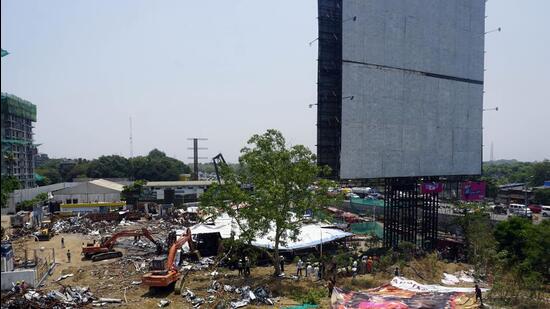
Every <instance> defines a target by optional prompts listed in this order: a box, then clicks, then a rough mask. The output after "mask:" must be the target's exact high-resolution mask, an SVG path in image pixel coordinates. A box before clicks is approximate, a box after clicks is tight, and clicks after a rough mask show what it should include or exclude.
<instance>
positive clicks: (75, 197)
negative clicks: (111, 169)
mask: <svg viewBox="0 0 550 309" xmlns="http://www.w3.org/2000/svg"><path fill="white" fill-rule="evenodd" d="M123 187H124V186H123V185H121V184H119V183H116V182H112V181H108V180H105V179H96V180H92V181H87V182H83V183H80V184H78V185H77V186H74V187H70V188H64V189H60V190H57V191H54V192H52V195H53V199H54V200H56V201H58V202H61V203H62V204H61V208H63V207H64V205H70V204H83V203H112V202H120V193H121V192H122V190H123Z"/></svg>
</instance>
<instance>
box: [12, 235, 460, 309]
mask: <svg viewBox="0 0 550 309" xmlns="http://www.w3.org/2000/svg"><path fill="white" fill-rule="evenodd" d="M61 237H63V238H64V240H65V248H62V247H61ZM93 238H94V237H91V236H84V235H81V234H60V235H55V236H54V237H53V238H52V239H50V240H49V241H42V242H39V241H35V240H34V238H31V237H27V238H21V239H19V240H16V241H15V242H14V243H13V246H14V250H15V256H16V258H20V259H22V258H23V256H22V252H24V251H23V250H24V249H25V248H26V249H28V250H31V251H32V250H34V249H38V250H37V251H39V252H40V251H42V250H40V249H41V248H43V249H44V250H43V251H42V252H52V250H51V249H52V248H53V249H54V251H55V261H56V262H57V263H58V265H57V266H56V267H55V269H54V271H53V273H52V275H51V276H49V277H48V278H47V279H46V280H45V282H44V287H43V288H42V289H43V290H44V291H50V290H54V289H59V288H61V287H62V286H64V285H69V286H87V287H90V290H91V292H92V293H94V295H95V296H96V297H107V298H119V299H122V300H123V303H122V304H120V305H110V307H114V306H116V307H117V308H136V306H138V307H139V308H158V302H159V301H160V300H161V299H168V300H170V301H171V305H170V308H192V305H191V304H190V303H188V302H187V301H186V300H185V299H184V298H183V297H182V296H181V295H176V294H175V293H174V292H173V290H172V291H170V290H153V291H150V290H149V288H148V287H146V286H143V285H134V284H132V282H133V281H140V280H141V276H142V275H143V273H144V272H145V271H146V269H147V268H145V269H144V270H142V271H137V270H136V267H135V265H134V263H133V262H132V260H130V259H128V258H125V257H129V256H135V255H136V254H137V253H139V251H140V250H139V249H137V250H134V249H132V250H131V252H128V250H124V249H123V248H120V247H119V246H117V250H119V251H122V252H123V253H124V256H123V257H122V258H117V259H111V260H104V261H99V262H92V261H89V260H84V259H82V257H81V256H80V252H81V246H82V244H83V243H86V242H88V241H91V240H92V239H93ZM67 250H70V251H71V254H72V258H71V262H70V263H69V262H68V260H67V254H66V253H67ZM142 254H143V253H142ZM153 255H154V254H153ZM430 267H431V266H430V265H429V264H428V265H422V264H421V263H417V264H412V266H411V267H410V268H405V269H403V270H402V273H403V275H404V276H406V277H408V278H410V279H414V280H417V281H419V282H422V283H437V282H427V281H425V280H422V278H420V277H419V275H420V276H421V277H423V278H428V277H430V276H431V277H433V278H434V281H435V280H439V279H435V278H441V274H442V272H443V271H446V272H450V273H453V272H455V271H458V270H464V269H467V268H468V267H467V265H462V264H448V263H443V262H440V261H439V262H438V265H437V267H436V268H437V269H439V270H438V271H437V272H432V273H430V271H428V272H427V273H426V271H424V273H422V271H420V273H419V269H420V270H422V269H428V270H429V269H430ZM412 268H415V269H414V270H413V269H412ZM285 270H286V274H287V275H291V274H294V273H295V272H296V267H295V265H294V264H291V265H287V266H286V267H285ZM218 272H219V274H218V275H217V276H216V277H212V276H211V275H210V271H208V270H202V271H194V272H190V273H189V274H188V275H187V277H186V278H185V284H184V288H188V289H190V290H191V291H192V292H194V293H195V294H196V295H197V296H199V297H202V298H206V297H207V296H208V295H209V294H208V293H207V289H208V286H209V284H210V283H211V282H212V280H213V279H215V280H217V281H218V282H220V283H221V284H222V285H223V284H228V285H232V286H235V287H242V286H245V285H248V286H250V287H252V288H255V287H258V286H267V287H268V288H269V290H270V291H271V292H272V293H273V295H274V296H275V297H278V299H279V300H278V302H277V303H276V305H275V307H276V308H280V307H284V306H289V305H298V304H300V303H299V302H297V301H296V300H294V299H293V296H294V298H295V296H296V295H300V294H302V295H303V294H305V293H307V291H308V290H310V289H318V290H320V291H327V287H326V285H325V283H324V282H322V281H321V282H319V281H313V280H309V279H301V280H293V279H290V278H288V277H287V278H283V279H275V278H273V277H272V276H271V274H272V272H273V268H272V267H253V268H252V270H251V276H250V277H249V278H247V279H244V278H241V277H239V276H238V274H237V271H236V270H235V271H230V270H227V269H222V268H220V269H218ZM70 273H72V274H74V276H73V277H69V278H66V279H64V280H62V281H60V282H55V280H56V279H57V278H59V277H60V276H61V275H64V274H70ZM391 277H392V276H391V274H389V273H378V274H377V275H376V276H375V277H373V276H371V275H359V276H357V278H356V279H352V278H339V279H338V281H337V286H340V287H344V288H348V289H354V290H364V289H368V288H372V287H376V286H379V285H381V284H384V283H387V282H388V281H389V280H390V279H391ZM215 295H216V299H217V300H220V299H224V300H229V301H230V300H238V297H235V294H233V293H225V292H222V294H215ZM329 301H330V299H329V297H328V292H327V293H326V296H325V297H324V298H322V299H321V304H320V308H329ZM214 304H215V302H214V303H213V304H207V303H206V304H204V305H203V306H201V307H202V308H212V307H213V305H214ZM246 308H258V306H247V307H246Z"/></svg>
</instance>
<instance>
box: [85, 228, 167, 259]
mask: <svg viewBox="0 0 550 309" xmlns="http://www.w3.org/2000/svg"><path fill="white" fill-rule="evenodd" d="M132 236H134V237H140V236H145V237H147V238H148V239H149V240H151V241H152V242H153V243H154V244H155V245H156V246H157V253H160V251H162V244H161V243H160V242H158V241H157V240H155V239H154V238H153V236H152V235H151V232H149V230H147V229H146V228H143V229H136V230H125V231H120V232H118V233H115V234H113V235H112V236H110V237H107V238H104V239H103V240H102V241H101V242H100V243H96V242H94V243H88V244H87V245H86V246H83V247H82V254H83V255H84V258H86V259H91V260H92V261H94V262H95V261H101V260H106V259H113V258H117V257H121V256H122V252H119V251H115V250H114V249H113V247H114V246H115V243H116V241H117V239H119V238H122V237H132Z"/></svg>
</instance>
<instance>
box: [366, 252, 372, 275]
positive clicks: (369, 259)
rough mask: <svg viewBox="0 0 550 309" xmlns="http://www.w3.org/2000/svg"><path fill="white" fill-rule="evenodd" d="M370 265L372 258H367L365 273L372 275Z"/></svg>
mask: <svg viewBox="0 0 550 309" xmlns="http://www.w3.org/2000/svg"><path fill="white" fill-rule="evenodd" d="M372 264H373V261H372V258H371V257H370V256H369V258H368V259H367V273H369V274H370V273H372Z"/></svg>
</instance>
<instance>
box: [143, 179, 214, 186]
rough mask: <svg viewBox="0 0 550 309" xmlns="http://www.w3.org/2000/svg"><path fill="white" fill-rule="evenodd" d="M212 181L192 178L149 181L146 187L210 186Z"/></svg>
mask: <svg viewBox="0 0 550 309" xmlns="http://www.w3.org/2000/svg"><path fill="white" fill-rule="evenodd" d="M212 183H213V181H210V180H192V181H149V182H147V184H146V185H145V186H146V187H185V186H210V185H211V184H212Z"/></svg>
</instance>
